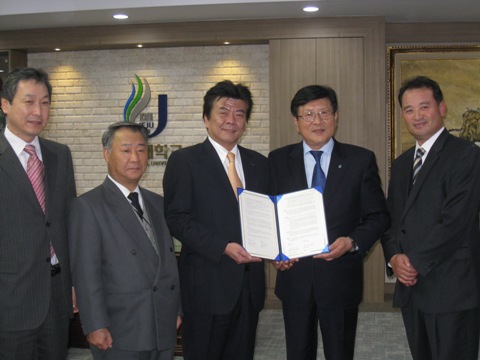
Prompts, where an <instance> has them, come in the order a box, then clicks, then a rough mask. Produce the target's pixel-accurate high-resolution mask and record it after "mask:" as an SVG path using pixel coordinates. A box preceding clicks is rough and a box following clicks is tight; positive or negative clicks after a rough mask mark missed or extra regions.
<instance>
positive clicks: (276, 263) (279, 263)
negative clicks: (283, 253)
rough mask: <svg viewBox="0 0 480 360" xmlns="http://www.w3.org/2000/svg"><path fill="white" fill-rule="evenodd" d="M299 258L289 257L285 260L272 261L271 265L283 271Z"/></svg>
mask: <svg viewBox="0 0 480 360" xmlns="http://www.w3.org/2000/svg"><path fill="white" fill-rule="evenodd" d="M298 261H299V259H290V260H286V261H272V264H273V267H274V268H275V269H276V270H279V271H285V270H288V269H291V268H292V266H293V264H295V263H296V262H298Z"/></svg>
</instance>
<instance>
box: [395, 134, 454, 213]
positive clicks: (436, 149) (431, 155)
mask: <svg viewBox="0 0 480 360" xmlns="http://www.w3.org/2000/svg"><path fill="white" fill-rule="evenodd" d="M448 136H449V133H448V131H447V130H444V131H443V132H442V133H441V134H440V136H439V137H438V139H437V140H436V141H435V142H434V143H433V145H432V148H431V149H430V151H429V152H428V156H427V159H426V160H425V163H424V164H423V165H422V168H421V169H420V172H419V173H418V176H417V180H416V181H415V185H414V186H412V188H411V190H410V193H409V195H408V197H407V202H406V204H405V211H404V213H403V216H405V215H406V214H407V212H408V210H409V209H410V206H411V205H412V204H413V203H414V200H415V198H416V197H417V196H418V194H419V192H420V190H421V188H422V187H423V184H424V183H425V181H426V179H427V178H428V174H429V173H430V171H431V170H432V168H433V167H434V166H435V164H436V163H437V161H438V160H439V159H440V155H439V154H440V152H441V150H442V149H443V146H444V145H445V141H446V140H447V138H448ZM414 149H415V148H413V149H412V151H411V152H410V154H409V155H410V159H411V165H410V169H409V170H406V171H404V173H405V174H408V178H407V179H405V181H404V183H407V184H409V183H410V181H411V179H410V178H411V167H412V166H413V152H414ZM407 163H409V162H407Z"/></svg>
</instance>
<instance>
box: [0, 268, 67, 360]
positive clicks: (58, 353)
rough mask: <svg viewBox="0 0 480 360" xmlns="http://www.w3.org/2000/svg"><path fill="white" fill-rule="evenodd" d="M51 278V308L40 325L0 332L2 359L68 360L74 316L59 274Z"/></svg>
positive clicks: (0, 357)
mask: <svg viewBox="0 0 480 360" xmlns="http://www.w3.org/2000/svg"><path fill="white" fill-rule="evenodd" d="M51 279H52V281H51V288H52V292H51V298H50V307H49V310H48V314H47V317H46V319H45V321H44V322H43V324H42V325H40V327H38V328H36V329H29V330H22V331H0V360H65V359H66V358H67V351H68V350H67V347H68V331H69V325H70V319H69V318H68V315H67V314H68V311H67V309H65V305H64V304H65V301H64V299H63V296H64V295H63V294H64V291H63V283H62V278H61V276H59V275H56V276H53V277H52V278H51Z"/></svg>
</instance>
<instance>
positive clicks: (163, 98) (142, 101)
mask: <svg viewBox="0 0 480 360" xmlns="http://www.w3.org/2000/svg"><path fill="white" fill-rule="evenodd" d="M135 78H136V80H137V88H135V84H134V83H132V92H131V94H130V97H129V98H128V100H127V102H126V103H125V107H124V108H123V120H124V121H128V122H135V120H136V118H137V117H138V116H139V115H140V121H139V123H140V124H142V125H144V126H145V127H146V128H147V129H149V130H150V135H149V137H150V138H152V137H154V136H157V135H158V134H160V133H161V132H162V131H163V129H165V126H167V114H168V111H167V95H158V122H157V124H156V126H155V121H154V120H153V113H142V111H143V110H145V108H146V107H147V106H148V103H149V102H150V99H151V92H150V85H149V84H148V81H147V80H146V79H145V78H143V82H142V80H141V79H140V77H139V76H138V75H137V74H135Z"/></svg>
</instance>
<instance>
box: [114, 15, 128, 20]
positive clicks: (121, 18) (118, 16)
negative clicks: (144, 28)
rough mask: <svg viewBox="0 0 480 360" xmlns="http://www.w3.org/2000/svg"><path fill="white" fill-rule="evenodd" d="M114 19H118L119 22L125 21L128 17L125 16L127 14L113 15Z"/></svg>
mask: <svg viewBox="0 0 480 360" xmlns="http://www.w3.org/2000/svg"><path fill="white" fill-rule="evenodd" d="M113 18H114V19H117V20H125V19H128V15H125V14H115V15H113Z"/></svg>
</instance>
